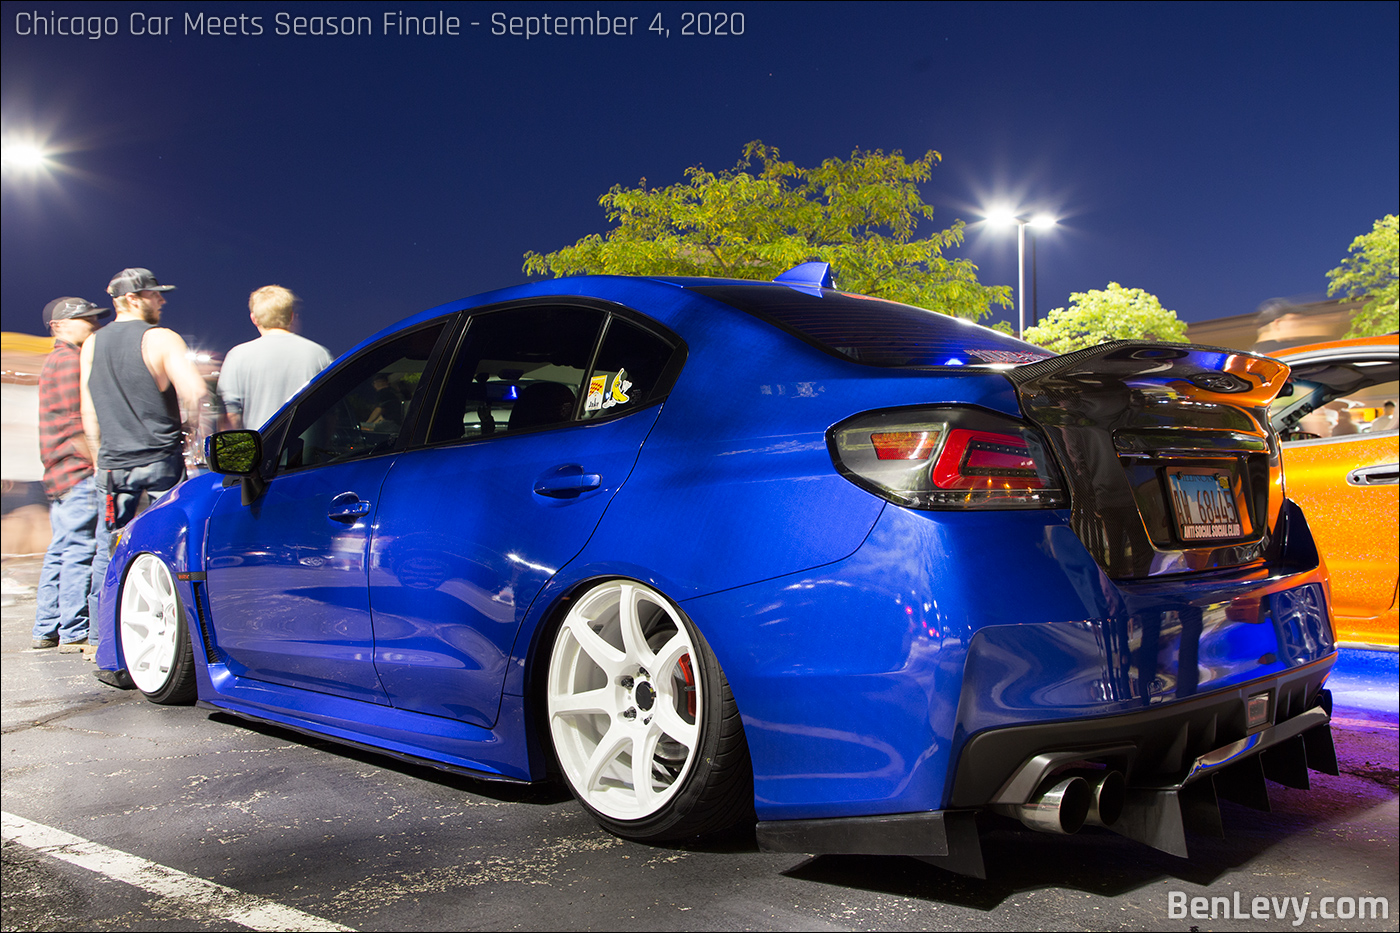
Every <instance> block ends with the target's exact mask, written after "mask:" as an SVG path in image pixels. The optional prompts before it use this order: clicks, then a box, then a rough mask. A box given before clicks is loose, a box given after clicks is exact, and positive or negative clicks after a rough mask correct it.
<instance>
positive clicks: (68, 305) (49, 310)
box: [44, 298, 112, 327]
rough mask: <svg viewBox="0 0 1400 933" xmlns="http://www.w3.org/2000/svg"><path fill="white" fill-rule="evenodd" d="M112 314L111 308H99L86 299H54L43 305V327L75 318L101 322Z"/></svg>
mask: <svg viewBox="0 0 1400 933" xmlns="http://www.w3.org/2000/svg"><path fill="white" fill-rule="evenodd" d="M111 313H112V309H111V308H99V307H98V306H97V305H95V304H93V303H92V302H91V301H88V300H87V299H86V298H55V299H54V300H53V301H50V302H49V303H48V304H46V305H44V326H45V327H48V326H49V325H50V324H52V323H53V322H54V321H71V320H72V319H73V318H75V317H91V318H97V319H98V320H101V319H102V318H105V317H107V316H108V315H110V314H111Z"/></svg>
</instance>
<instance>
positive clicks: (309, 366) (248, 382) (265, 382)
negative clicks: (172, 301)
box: [219, 333, 331, 428]
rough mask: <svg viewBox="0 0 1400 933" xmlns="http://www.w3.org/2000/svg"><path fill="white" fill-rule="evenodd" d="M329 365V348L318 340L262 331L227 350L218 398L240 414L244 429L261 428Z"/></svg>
mask: <svg viewBox="0 0 1400 933" xmlns="http://www.w3.org/2000/svg"><path fill="white" fill-rule="evenodd" d="M329 365H331V354H330V351H329V350H327V349H326V348H325V347H323V346H321V345H320V344H319V343H313V342H312V341H310V340H307V339H306V338H305V337H301V336H299V335H297V334H291V333H281V334H277V333H273V334H265V335H263V336H261V337H259V338H258V339H257V340H250V341H248V342H247V343H240V344H239V345H238V346H236V347H234V348H233V349H232V350H230V351H228V355H227V356H225V357H224V365H223V368H222V369H221V370H220V372H219V398H221V399H222V400H223V403H224V410H225V411H227V412H228V413H229V414H238V415H240V416H242V418H243V426H244V427H245V428H261V427H262V426H263V425H264V424H266V423H267V420H268V419H269V418H271V417H272V416H273V415H275V414H277V410H278V409H279V408H281V407H282V405H283V403H285V402H286V401H287V399H289V398H291V397H292V396H293V395H295V394H296V393H297V390H299V389H300V388H301V387H302V386H304V385H306V384H307V383H308V382H310V381H311V379H312V377H314V376H315V375H316V374H317V373H319V372H320V371H321V370H323V369H325V368H326V367H327V366H329Z"/></svg>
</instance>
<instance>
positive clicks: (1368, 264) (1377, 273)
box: [1327, 214, 1400, 337]
mask: <svg viewBox="0 0 1400 933" xmlns="http://www.w3.org/2000/svg"><path fill="white" fill-rule="evenodd" d="M1350 253H1351V255H1350V256H1348V257H1346V258H1345V259H1343V260H1342V264H1341V265H1340V266H1338V267H1337V268H1335V269H1333V270H1332V271H1331V272H1329V273H1327V278H1329V279H1331V284H1330V285H1328V287H1327V294H1329V295H1335V294H1337V293H1338V292H1346V293H1347V296H1348V297H1351V298H1360V297H1363V296H1367V297H1369V299H1370V300H1369V301H1367V302H1366V304H1364V305H1362V307H1361V310H1360V311H1357V312H1356V314H1354V315H1352V318H1351V329H1350V330H1348V331H1347V334H1346V335H1347V336H1348V337H1370V336H1372V335H1374V334H1390V333H1394V332H1395V331H1396V330H1400V313H1398V312H1397V291H1400V286H1397V283H1400V234H1397V232H1396V215H1394V214H1387V215H1386V216H1384V217H1382V218H1381V219H1380V220H1378V221H1376V222H1375V224H1374V225H1373V226H1372V227H1371V232H1370V233H1363V234H1361V236H1359V237H1357V238H1356V239H1354V240H1352V241H1351V249H1350Z"/></svg>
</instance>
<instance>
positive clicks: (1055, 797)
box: [993, 770, 1128, 836]
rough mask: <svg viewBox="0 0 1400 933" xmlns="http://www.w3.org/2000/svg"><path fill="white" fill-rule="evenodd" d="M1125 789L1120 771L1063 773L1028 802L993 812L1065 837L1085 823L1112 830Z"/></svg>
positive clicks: (998, 807)
mask: <svg viewBox="0 0 1400 933" xmlns="http://www.w3.org/2000/svg"><path fill="white" fill-rule="evenodd" d="M1127 788H1128V784H1127V781H1125V780H1124V778H1123V772H1121V771H1112V770H1104V771H1076V772H1065V773H1063V774H1060V775H1058V776H1057V777H1056V778H1055V783H1054V784H1053V785H1051V786H1050V788H1049V789H1048V790H1044V791H1041V792H1040V793H1039V794H1037V795H1036V796H1035V797H1033V798H1032V799H1031V800H1030V802H1029V803H1023V804H1002V805H1000V806H997V807H994V808H993V809H995V810H996V812H998V813H1000V814H1001V815H1002V816H1009V817H1011V818H1012V819H1017V820H1020V821H1021V823H1022V825H1024V826H1026V827H1027V828H1028V829H1034V830H1036V831H1037V832H1042V833H1056V834H1058V835H1062V836H1069V835H1073V834H1074V833H1077V832H1079V830H1081V829H1083V828H1084V825H1085V824H1086V823H1087V824H1089V825H1091V826H1102V827H1104V828H1109V827H1112V826H1113V824H1114V823H1116V822H1118V818H1119V817H1120V816H1122V815H1123V803H1124V801H1125V800H1126V798H1127Z"/></svg>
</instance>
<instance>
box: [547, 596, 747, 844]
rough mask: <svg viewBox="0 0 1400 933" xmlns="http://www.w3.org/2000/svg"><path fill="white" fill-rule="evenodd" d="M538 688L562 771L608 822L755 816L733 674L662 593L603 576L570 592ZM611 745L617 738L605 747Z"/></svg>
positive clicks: (667, 826) (714, 827)
mask: <svg viewBox="0 0 1400 933" xmlns="http://www.w3.org/2000/svg"><path fill="white" fill-rule="evenodd" d="M624 604H628V605H631V606H632V607H633V610H632V618H633V619H634V620H635V623H634V624H633V626H632V628H633V632H634V637H633V638H632V639H631V640H630V642H629V640H628V639H627V638H624V637H623V636H622V628H623V625H624V623H623V621H622V620H623V617H624V612H623V610H622V608H621V607H622V606H623V605H624ZM580 625H586V626H587V627H588V629H589V630H590V631H592V633H593V635H594V636H597V640H594V638H590V637H589V635H588V633H587V632H582V631H581V630H580V629H579V626H580ZM636 635H641V636H642V639H641V640H643V641H645V643H646V645H647V647H646V648H645V649H636V648H632V649H629V648H628V645H629V644H633V645H635V644H637V643H638V642H639V639H638V638H636V637H635V636H636ZM580 639H583V641H586V642H587V643H588V645H587V647H586V648H585V646H584V644H583V643H582V642H581V641H580ZM605 643H606V645H608V646H611V648H612V649H614V650H613V652H612V653H611V654H610V653H609V652H608V651H607V650H606V648H605ZM590 652H592V653H590ZM604 655H607V656H606V657H603V656H604ZM595 656H596V657H597V658H598V659H601V661H602V663H599V660H597V659H595ZM605 666H607V667H608V668H609V669H610V670H611V675H609V670H605V669H604V667H605ZM653 667H654V668H656V670H655V671H653V670H650V668H653ZM598 691H601V692H598ZM545 694H546V696H545V702H546V706H547V712H546V715H547V719H548V724H549V727H548V732H549V735H550V737H551V740H552V743H553V747H554V751H555V756H556V759H557V760H558V762H559V770H560V773H561V774H562V775H563V777H564V781H565V783H566V784H567V785H568V787H569V789H570V790H571V791H572V792H573V794H574V796H575V797H577V798H578V800H579V802H580V803H582V804H583V806H584V808H585V809H586V810H588V811H589V813H591V814H592V815H593V817H594V819H596V820H597V821H598V822H599V823H600V824H601V825H602V826H603V827H604V828H605V829H607V830H608V831H609V832H612V833H614V834H616V835H618V836H621V837H623V838H625V839H633V840H636V841H639V842H659V841H664V840H677V839H689V838H695V837H699V836H708V835H714V834H717V833H721V832H724V831H726V830H729V829H732V828H734V827H735V826H738V825H739V824H741V823H744V822H749V823H752V821H753V819H754V809H753V765H752V763H751V761H750V758H749V747H748V742H747V741H746V739H745V737H744V727H743V722H742V720H741V719H740V716H739V710H738V707H737V705H736V704H735V702H734V696H733V694H732V693H731V692H730V689H729V682H728V680H727V679H726V678H725V676H724V672H723V671H722V670H721V669H720V665H719V661H718V660H717V659H716V658H715V655H714V651H713V650H711V648H710V646H709V643H708V642H706V641H705V638H704V636H703V635H702V634H701V633H700V632H699V630H698V629H697V628H696V627H695V625H694V624H693V623H692V622H691V621H690V620H689V619H688V618H687V617H686V616H685V614H684V613H682V612H681V611H680V609H679V608H678V607H677V606H675V604H674V603H672V602H671V601H670V600H668V599H666V597H664V596H662V595H661V594H660V593H658V592H656V591H655V590H653V589H651V588H650V587H647V586H645V585H643V584H641V583H637V582H635V581H632V580H608V581H604V582H602V583H599V584H595V585H594V586H593V587H592V588H591V589H589V590H588V591H587V592H586V593H584V594H583V595H582V596H580V597H579V598H578V599H577V600H575V601H574V602H573V603H572V606H571V608H570V611H569V613H568V615H567V616H566V617H565V619H564V620H563V621H562V622H561V624H560V627H559V630H558V632H557V633H556V634H555V638H554V644H553V649H552V651H551V654H550V659H549V670H548V673H547V675H546V687H545ZM583 694H587V695H588V697H587V698H586V699H585V700H583V701H576V700H574V698H575V697H578V696H581V695H583ZM692 697H695V698H696V699H695V700H694V706H693V709H692V708H691V706H690V705H689V704H690V702H691V698H692ZM595 698H597V699H599V700H601V702H600V703H598V704H597V705H598V707H599V708H596V709H595V708H591V707H590V704H591V703H593V701H594V699H595ZM580 702H581V703H582V706H581V707H578V704H579V703H580ZM574 707H578V708H574ZM602 707H607V708H606V709H605V708H602ZM668 711H669V712H668ZM672 714H674V715H672ZM667 729H670V730H672V731H674V732H676V733H677V735H676V736H672V735H671V733H670V732H667V731H666V730H667ZM653 736H659V737H657V738H656V739H655V741H654V743H653V744H650V745H648V742H650V741H651V738H652V737H653ZM687 741H688V742H690V743H691V744H690V747H687V746H686V744H685V743H686V742H687ZM629 743H630V744H629ZM613 746H617V749H618V750H617V751H608V749H609V748H612V747H613ZM624 747H625V749H627V750H624ZM638 748H642V749H644V750H645V749H648V748H649V749H650V751H647V752H646V755H645V757H643V758H642V762H641V766H642V767H645V768H646V771H647V775H646V776H647V778H648V780H647V785H648V786H647V787H646V788H644V789H643V792H642V793H638V790H637V784H638V781H637V774H638V770H637V769H638V767H639V766H638V764H637V763H635V762H633V758H634V757H636V756H634V754H633V753H634V752H635V751H636V749H638ZM600 749H602V751H600ZM600 763H601V765H602V766H601V767H599V765H600ZM595 773H596V775H597V776H596V778H594V777H593V775H594V774H595ZM629 778H630V779H631V781H630V784H629V783H628V780H629ZM590 780H591V783H590Z"/></svg>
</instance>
